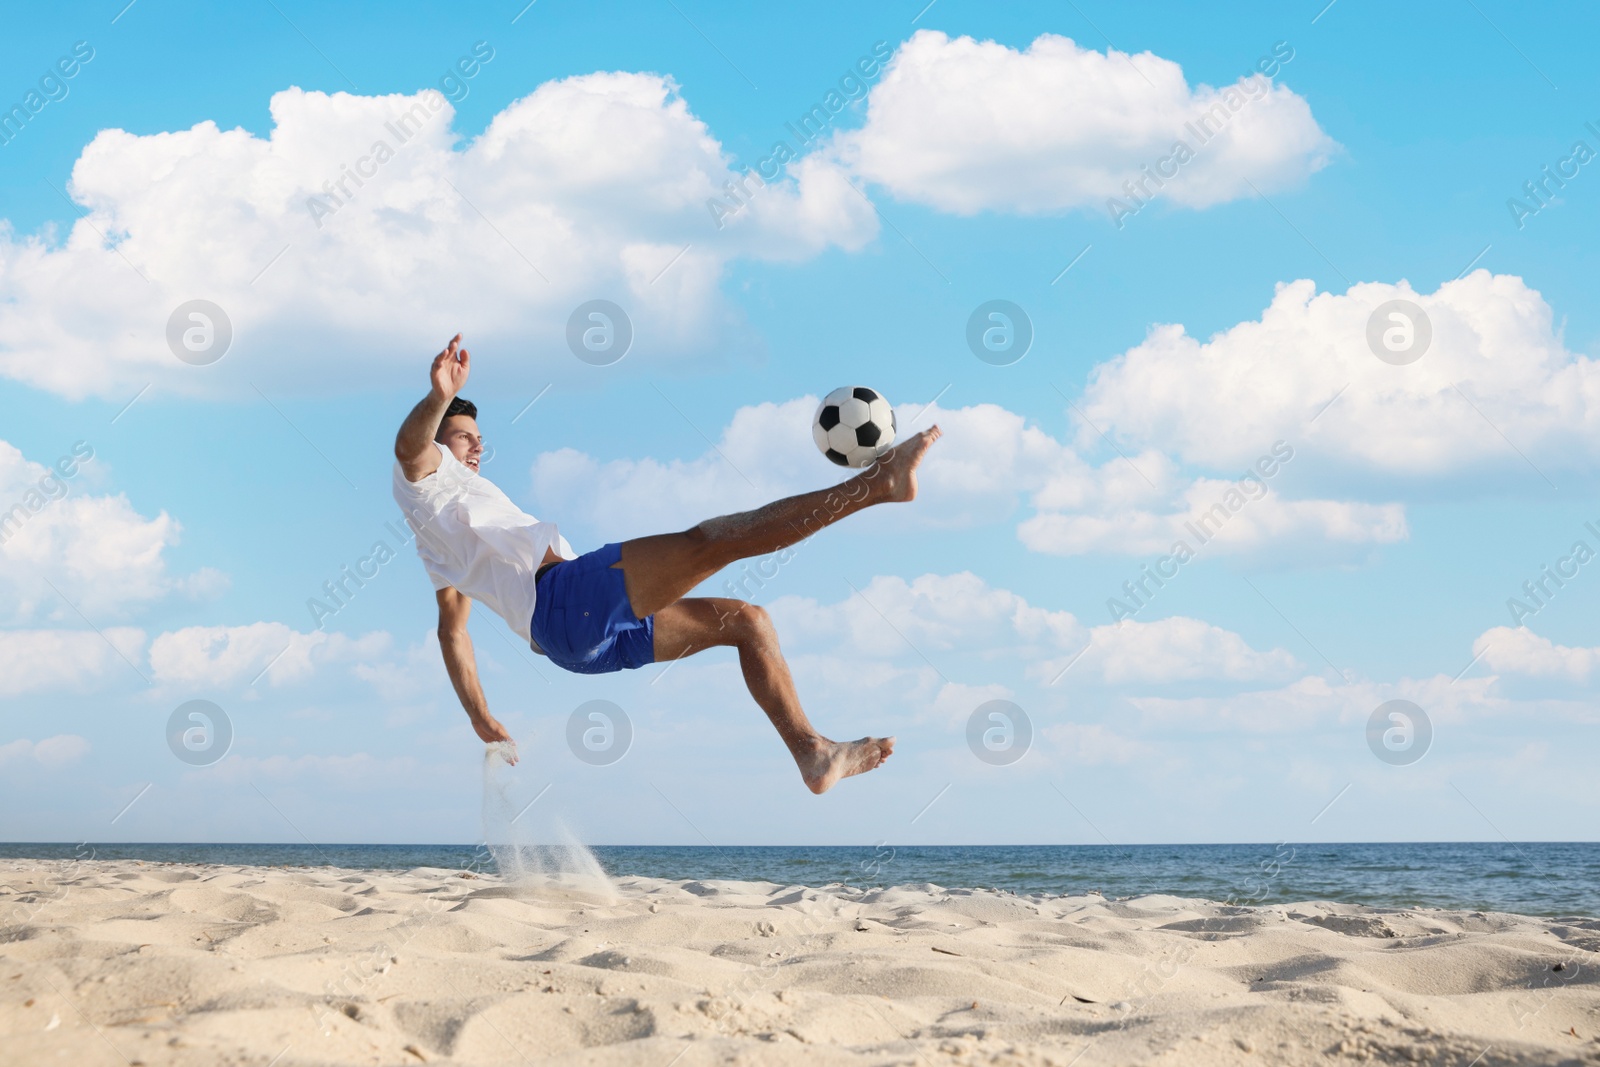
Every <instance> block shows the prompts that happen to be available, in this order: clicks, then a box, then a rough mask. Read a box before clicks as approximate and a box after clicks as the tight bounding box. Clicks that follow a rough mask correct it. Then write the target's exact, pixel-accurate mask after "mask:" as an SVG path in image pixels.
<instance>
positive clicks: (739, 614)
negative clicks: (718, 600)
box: [722, 600, 772, 640]
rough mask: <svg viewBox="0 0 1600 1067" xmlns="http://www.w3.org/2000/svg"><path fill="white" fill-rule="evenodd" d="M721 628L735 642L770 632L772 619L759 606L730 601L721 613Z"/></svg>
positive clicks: (765, 610)
mask: <svg viewBox="0 0 1600 1067" xmlns="http://www.w3.org/2000/svg"><path fill="white" fill-rule="evenodd" d="M722 628H723V629H724V630H726V631H728V632H729V634H730V635H731V636H732V637H733V638H734V639H735V640H743V639H745V638H753V637H761V636H764V635H766V634H769V633H771V632H772V617H771V616H770V615H768V614H767V609H766V608H764V607H762V606H761V605H760V604H749V603H746V602H745V601H743V600H730V601H728V602H727V604H726V606H725V607H724V609H723V612H722Z"/></svg>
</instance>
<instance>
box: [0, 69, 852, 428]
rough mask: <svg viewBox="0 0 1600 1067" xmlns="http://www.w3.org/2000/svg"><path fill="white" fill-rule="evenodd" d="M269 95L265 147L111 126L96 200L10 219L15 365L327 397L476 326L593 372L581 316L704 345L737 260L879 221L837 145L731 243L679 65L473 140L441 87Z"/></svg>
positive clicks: (127, 388) (8, 293)
mask: <svg viewBox="0 0 1600 1067" xmlns="http://www.w3.org/2000/svg"><path fill="white" fill-rule="evenodd" d="M434 107H436V108H437V109H436V110H433V108H434ZM270 109H271V116H272V123H273V129H272V130H271V133H270V135H269V136H267V137H258V136H255V135H253V134H251V133H250V132H248V131H245V130H243V129H233V130H222V129H219V128H218V127H217V126H216V125H215V124H214V123H212V122H209V121H207V122H202V123H200V124H198V125H196V126H194V127H193V128H191V129H188V130H179V131H174V132H170V133H156V134H150V135H136V134H132V133H128V132H126V131H123V130H105V131H103V132H101V133H100V134H99V135H98V136H96V138H95V139H94V141H93V142H91V143H90V144H89V145H88V146H87V147H86V148H85V149H84V151H83V153H82V155H81V157H80V158H79V160H78V162H77V164H76V166H75V167H74V168H73V174H72V181H71V186H70V188H71V192H72V195H73V197H74V199H75V200H76V201H77V202H78V203H79V204H82V205H83V206H84V207H85V208H87V209H88V213H87V215H86V216H85V217H84V218H83V219H81V220H79V221H76V222H74V223H73V224H72V227H71V230H70V232H69V233H68V235H67V236H66V238H65V240H64V241H61V242H59V244H57V243H54V242H52V241H51V240H46V239H44V238H32V237H18V236H15V235H13V234H12V233H11V232H10V231H9V230H6V229H3V228H0V338H3V339H4V340H3V341H0V374H4V375H6V376H8V377H11V378H14V379H17V380H21V381H25V382H29V383H31V384H33V385H37V386H40V387H42V388H45V389H49V390H51V391H54V392H57V393H60V394H63V395H66V396H69V397H80V396H85V395H90V394H94V395H100V396H107V397H113V398H116V399H119V400H121V399H125V398H126V397H127V396H129V395H131V394H132V393H133V392H134V390H136V389H138V388H140V387H142V386H144V385H145V384H146V383H149V382H151V381H156V382H157V383H159V385H160V387H162V388H167V389H170V390H173V391H177V392H186V393H215V392H228V391H231V392H233V393H235V394H237V395H244V396H252V397H253V396H254V394H253V393H251V392H250V390H249V389H248V388H247V380H246V379H247V378H248V379H249V380H251V381H255V382H258V383H260V384H262V385H263V387H264V388H266V389H267V390H268V391H271V390H272V389H273V388H281V389H285V390H287V389H292V388H299V387H300V385H299V382H300V379H301V378H302V376H303V372H304V371H305V370H306V369H307V368H311V367H315V369H316V370H317V372H318V379H317V380H318V383H319V387H322V388H326V387H328V386H329V385H330V384H333V385H337V384H353V383H356V382H359V383H360V384H362V385H364V386H367V387H371V386H372V385H373V383H374V382H375V381H377V382H382V381H390V382H397V381H400V380H408V381H409V380H412V379H414V378H416V376H417V375H418V374H420V373H421V372H420V371H419V370H418V368H419V367H420V366H421V365H422V364H421V363H420V362H419V360H420V359H423V358H426V357H427V356H428V355H431V350H426V349H422V348H419V346H422V345H427V344H429V343H430V342H428V341H426V340H420V339H426V338H436V339H438V340H439V341H440V342H442V341H443V340H444V338H447V337H448V336H449V335H450V334H451V333H452V332H454V330H455V329H456V327H457V325H458V324H461V323H471V324H472V337H470V338H469V342H471V341H473V340H476V341H477V342H479V343H492V342H494V341H496V340H500V341H505V342H507V343H510V342H511V341H512V340H513V339H515V342H516V346H517V349H518V351H523V352H524V353H525V354H526V355H531V356H532V357H533V358H534V359H536V360H538V359H544V360H547V361H555V362H557V363H559V364H560V365H562V366H575V365H576V361H574V360H573V359H572V356H571V355H570V354H569V353H568V352H567V351H566V349H565V344H564V334H565V327H566V322H567V318H568V316H569V315H570V314H571V313H572V311H573V310H574V308H575V307H576V306H577V305H578V304H580V303H582V302H584V301H587V300H590V299H594V298H597V297H607V298H610V299H614V300H617V301H618V302H620V303H622V304H624V305H625V307H626V308H627V309H628V311H629V313H630V315H631V317H632V319H633V322H634V327H635V342H634V346H633V347H634V351H635V352H637V353H639V356H655V357H661V358H677V357H682V358H689V356H690V354H691V353H696V352H704V351H708V350H711V351H714V350H715V349H716V348H717V342H718V341H719V340H723V341H726V340H728V339H729V338H731V337H735V336H742V330H743V328H742V327H741V326H740V325H739V324H738V323H737V322H736V321H735V320H736V318H737V316H736V314H735V313H734V312H733V310H732V309H731V308H730V307H729V306H728V305H727V304H726V303H725V302H724V301H723V300H722V299H721V297H720V296H719V295H718V293H717V286H718V283H719V279H720V277H721V273H722V270H723V267H724V265H725V264H726V263H727V262H728V261H729V260H731V259H733V258H736V257H745V258H767V259H796V258H805V257H808V256H811V255H814V254H816V253H817V252H818V251H820V250H822V249H825V248H828V247H831V246H839V247H844V248H847V249H855V248H859V247H861V246H862V244H863V243H864V242H866V241H868V240H870V239H871V238H872V237H873V236H874V235H875V234H876V232H877V220H876V216H875V214H874V212H873V210H872V208H871V206H870V205H869V204H867V203H866V202H865V201H863V200H862V198H861V197H859V196H858V195H856V194H855V193H854V192H852V191H850V190H848V189H847V188H846V187H845V186H846V179H845V176H844V174H843V173H842V172H841V171H840V170H839V168H838V166H837V165H836V164H833V163H830V162H828V161H826V160H824V159H810V160H805V161H802V162H800V163H798V164H796V165H795V166H793V167H791V168H790V177H789V178H788V179H785V180H784V181H781V182H778V183H776V184H773V185H770V186H769V187H768V188H766V189H765V190H763V191H762V193H761V194H760V196H758V197H756V198H755V200H754V201H752V203H751V205H750V208H749V210H748V211H747V212H743V213H741V219H740V224H739V225H737V226H729V227H727V228H726V229H724V230H721V231H719V230H718V229H717V227H716V224H715V220H714V218H713V216H712V214H711V213H710V211H709V210H708V209H707V207H706V202H707V200H708V199H709V198H710V197H712V196H718V195H721V194H722V191H723V190H722V186H723V183H724V182H726V181H728V180H730V179H732V178H733V177H734V175H733V173H732V172H731V171H730V170H729V167H728V159H727V158H726V157H725V155H724V153H723V151H722V147H721V145H720V144H719V143H718V142H717V140H716V139H715V138H714V137H713V136H712V135H711V133H710V131H709V130H708V129H707V128H706V126H705V124H704V123H703V122H701V121H700V120H699V119H698V118H696V117H695V116H694V114H693V113H691V112H690V110H689V107H688V105H687V103H686V102H685V101H684V100H683V99H682V97H680V96H679V95H678V91H677V86H676V85H675V84H674V83H673V82H672V81H671V80H670V79H668V78H664V77H662V76H660V75H655V74H632V73H596V74H587V75H582V76H578V77H572V78H566V79H563V80H560V81H552V82H546V83H545V84H543V85H541V86H539V87H538V88H537V89H536V90H535V91H534V92H533V93H531V94H529V95H528V96H526V97H524V98H522V99H520V100H517V101H514V102H513V103H511V104H509V105H508V106H507V107H506V108H505V110H503V111H502V112H500V113H499V114H498V115H496V116H495V118H494V119H493V121H492V122H491V123H490V124H489V127H488V128H487V129H486V130H485V131H484V132H483V134H482V135H481V136H479V137H477V138H476V139H474V140H471V141H469V142H467V143H465V144H459V145H458V143H457V140H458V138H457V135H456V134H455V133H453V132H452V130H451V122H452V119H453V117H454V112H453V109H452V108H451V107H450V106H449V104H448V102H446V101H445V100H444V98H443V97H442V96H440V95H439V94H438V93H436V92H433V91H431V90H429V91H426V92H423V93H418V94H416V95H414V96H404V95H398V94H396V95H389V96H372V97H368V96H353V95H350V94H348V93H342V92H341V93H335V94H333V95H331V96H330V95H328V94H326V93H321V92H305V91H303V90H300V89H287V90H284V91H282V92H279V93H277V94H275V95H274V96H273V97H272V100H271V104H270ZM406 116H414V119H412V120H407V119H406V118H405V117H406ZM403 122H410V123H411V124H410V125H406V126H404V127H403V128H405V129H409V130H411V131H412V133H411V135H410V136H409V137H408V138H406V139H404V140H402V139H401V138H400V137H399V136H397V133H396V131H397V130H400V129H402V123H403ZM379 142H383V143H384V144H385V145H386V146H387V147H386V152H387V155H386V154H385V152H380V151H378V147H377V146H378V143H379ZM380 157H383V158H382V161H381V162H379V161H378V160H379V158H380ZM352 171H355V172H357V173H359V172H362V171H365V172H366V175H367V176H365V177H360V178H351V177H349V175H350V174H351V172H352ZM312 198H322V199H320V200H319V201H318V203H319V204H321V205H322V207H321V208H319V209H318V210H317V211H316V212H314V211H313V210H312V209H311V208H310V207H309V206H308V204H309V203H310V202H311V201H312ZM330 208H331V209H332V210H331V211H329V210H328V209H330ZM102 234H106V235H109V237H110V242H111V243H110V244H108V242H107V240H106V239H105V238H103V237H102V236H101V235H102ZM46 236H49V235H46ZM280 253H282V256H281V259H277V258H276V257H279V254H280ZM675 258H676V259H677V262H675V263H674V262H673V261H674V259H675ZM275 259H276V261H275ZM269 264H271V266H270V267H269V266H268V265H269ZM669 264H670V268H669ZM195 298H204V299H208V300H211V301H214V302H215V303H217V304H218V305H220V306H221V307H222V308H223V309H224V310H225V312H226V314H227V315H228V317H229V319H230V320H231V323H232V326H233V330H234V342H233V346H234V350H237V351H234V350H230V354H229V355H228V356H226V357H225V358H224V359H223V360H222V361H221V362H220V363H217V364H216V365H214V366H208V367H203V368H196V367H191V366H187V365H185V364H182V363H180V362H179V361H178V360H177V359H176V358H174V356H173V355H172V354H171V353H170V351H169V350H168V347H167V342H166V329H167V320H168V317H169V315H170V314H171V313H172V311H173V310H174V309H175V308H176V307H177V306H178V305H179V304H180V303H182V302H185V301H188V300H191V299H195ZM313 335H315V336H317V337H318V338H319V339H320V340H319V343H318V344H316V345H311V346H308V345H306V344H304V343H303V339H304V338H305V337H307V336H313ZM530 337H531V338H535V339H537V341H536V347H535V349H534V350H533V351H532V352H531V353H527V352H526V345H527V339H528V338H530ZM330 353H333V357H332V358H330ZM267 354H270V355H271V356H272V358H271V359H266V358H264V357H265V356H266V355H267ZM639 356H635V357H633V358H634V359H635V361H637V359H638V358H639ZM252 357H259V358H254V361H253V362H252ZM246 365H248V372H247V371H246ZM416 380H420V379H416Z"/></svg>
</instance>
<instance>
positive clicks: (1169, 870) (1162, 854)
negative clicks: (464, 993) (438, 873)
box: [0, 841, 1600, 917]
mask: <svg viewBox="0 0 1600 1067" xmlns="http://www.w3.org/2000/svg"><path fill="white" fill-rule="evenodd" d="M91 850H92V855H93V856H94V857H95V858H99V859H139V860H145V861H148V862H166V863H216V864H228V865H233V864H249V865H260V866H279V865H288V866H293V867H299V866H335V867H351V868H377V869H388V870H405V869H409V868H411V867H424V866H426V867H445V868H467V867H473V868H474V869H484V868H487V869H493V864H494V860H493V858H492V856H491V855H490V854H489V852H488V851H487V850H485V849H483V848H482V847H478V846H472V845H308V844H278V845H274V844H265V845H262V844H112V845H96V844H91V845H88V846H80V845H76V844H26V843H22V844H3V843H0V858H49V859H72V858H74V857H84V858H87V857H88V856H89V855H90V854H91ZM593 851H594V854H595V855H596V856H597V857H598V858H599V860H600V863H601V864H602V866H603V867H604V868H605V870H606V872H607V873H609V874H611V875H614V876H627V875H644V876H647V877H652V878H679V879H700V880H706V879H733V880H740V881H770V882H777V883H779V884H782V885H797V884H798V885H809V886H821V885H827V884H829V883H834V882H842V883H844V884H847V885H853V886H861V887H871V886H887V885H907V884H921V883H926V882H932V883H934V884H936V885H940V886H944V887H946V888H996V889H1008V890H1011V891H1013V892H1016V893H1021V894H1025V895H1026V894H1036V893H1037V894H1049V895H1070V894H1082V893H1086V892H1090V891H1092V890H1098V891H1099V892H1101V893H1103V894H1105V895H1106V896H1107V897H1131V896H1140V895H1143V894H1146V893H1171V894H1174V895H1176V896H1185V897H1204V898H1206V899H1209V900H1219V901H1231V902H1233V903H1235V904H1277V903H1286V902H1292V901H1304V900H1333V901H1339V902H1342V903H1348V904H1370V905H1377V906H1383V907H1435V908H1451V909H1461V910H1472V911H1509V912H1518V913H1521V914H1525V915H1545V916H1557V915H1560V916H1588V917H1596V916H1600V842H1573V843H1565V842H1548V841H1545V842H1518V843H1515V844H1512V843H1508V842H1466V843H1411V844H1406V843H1401V844H1312V845H1304V844H1281V845H1272V844H1261V845H946V846H909V847H890V846H887V845H880V846H871V845H864V846H859V847H857V846H836V847H819V846H720V847H713V846H654V845H599V846H595V847H594V849H593Z"/></svg>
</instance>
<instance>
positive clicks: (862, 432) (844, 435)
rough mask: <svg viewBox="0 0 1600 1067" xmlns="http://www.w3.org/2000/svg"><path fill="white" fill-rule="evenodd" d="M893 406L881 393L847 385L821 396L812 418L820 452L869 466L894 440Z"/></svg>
mask: <svg viewBox="0 0 1600 1067" xmlns="http://www.w3.org/2000/svg"><path fill="white" fill-rule="evenodd" d="M894 434H895V424H894V408H892V407H890V406H889V401H887V400H885V399H884V398H883V394H881V393H879V392H877V391H876V390H873V389H868V388H867V387H866V386H864V385H847V386H844V387H843V388H840V389H835V390H834V391H833V392H831V393H829V394H828V395H827V396H826V397H824V398H823V401H822V406H821V407H819V408H817V417H816V418H815V419H813V420H812V422H811V437H812V439H813V440H815V441H816V442H817V447H818V448H820V449H822V454H823V455H824V456H827V457H828V458H829V459H831V460H833V462H835V463H837V464H838V465H839V466H841V467H868V466H871V465H872V462H873V461H874V460H876V459H877V458H878V457H879V456H881V455H883V454H884V453H885V452H887V451H889V447H890V446H891V445H893V444H894Z"/></svg>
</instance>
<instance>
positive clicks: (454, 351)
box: [394, 333, 472, 482]
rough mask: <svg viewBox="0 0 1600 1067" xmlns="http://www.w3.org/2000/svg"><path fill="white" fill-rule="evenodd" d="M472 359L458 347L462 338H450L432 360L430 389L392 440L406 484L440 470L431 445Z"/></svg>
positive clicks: (465, 379)
mask: <svg viewBox="0 0 1600 1067" xmlns="http://www.w3.org/2000/svg"><path fill="white" fill-rule="evenodd" d="M471 365H472V357H471V355H470V354H469V353H468V352H467V350H466V349H465V348H462V347H461V335H460V334H459V333H458V334H456V335H455V337H453V338H451V339H450V344H449V347H447V348H446V349H445V350H444V351H443V352H440V353H439V354H438V355H437V356H435V357H434V358H433V370H432V372H431V373H432V378H433V388H432V389H430V390H429V391H428V395H427V396H425V397H423V398H422V402H421V403H419V404H418V405H417V406H416V407H414V408H412V409H411V414H409V415H407V416H406V421H405V422H403V423H401V424H400V432H399V433H398V434H396V435H395V439H394V458H395V459H397V460H399V461H400V469H401V470H402V471H404V472H405V476H406V481H408V482H420V481H421V480H422V479H424V478H426V477H427V476H428V475H430V474H432V473H433V472H434V471H436V470H438V469H439V449H438V447H437V446H436V445H434V443H433V439H434V438H435V437H436V436H438V433H439V423H441V422H442V421H444V413H445V409H447V408H448V407H449V406H450V401H452V400H454V399H455V396H456V394H457V393H459V392H460V391H461V387H462V386H463V385H465V384H467V373H468V371H469V370H470V369H471Z"/></svg>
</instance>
